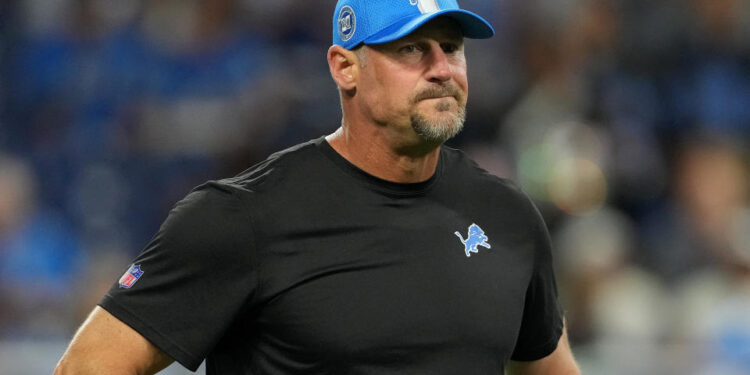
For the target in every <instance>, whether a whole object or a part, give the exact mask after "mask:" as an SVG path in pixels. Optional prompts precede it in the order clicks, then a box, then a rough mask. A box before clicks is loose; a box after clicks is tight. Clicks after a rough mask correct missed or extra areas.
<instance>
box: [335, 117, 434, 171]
mask: <svg viewBox="0 0 750 375" xmlns="http://www.w3.org/2000/svg"><path fill="white" fill-rule="evenodd" d="M357 130H359V129H357ZM357 130H355V129H351V128H350V127H347V126H342V127H341V128H339V129H338V130H336V132H334V133H333V134H330V135H328V136H327V137H326V141H328V143H329V144H330V145H331V147H333V149H334V150H336V152H338V153H339V154H340V155H341V156H342V157H344V159H346V160H348V161H349V162H350V163H352V164H354V165H355V166H357V167H358V168H360V169H362V170H363V171H365V172H367V173H369V174H371V175H373V176H375V177H378V178H381V179H383V180H386V181H391V182H399V183H415V182H422V181H425V180H427V179H429V178H430V177H432V175H433V174H434V173H435V169H436V168H437V163H438V158H439V155H440V146H439V145H437V146H427V145H423V144H413V145H410V144H405V143H403V142H395V141H393V140H390V139H389V137H388V135H387V134H384V132H383V131H382V129H376V128H371V129H369V131H368V130H364V132H366V133H364V134H362V133H363V131H361V130H360V131H357Z"/></svg>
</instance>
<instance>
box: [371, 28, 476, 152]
mask: <svg viewBox="0 0 750 375" xmlns="http://www.w3.org/2000/svg"><path fill="white" fill-rule="evenodd" d="M365 49H366V53H364V54H360V55H361V56H362V57H363V58H364V61H363V66H362V74H361V80H360V82H358V86H357V93H358V94H359V95H360V98H361V100H362V108H363V109H364V111H365V112H366V114H367V115H369V117H371V118H372V119H373V120H374V121H375V122H376V123H378V124H380V125H382V126H390V127H392V128H394V129H395V130H396V131H397V132H399V133H403V134H404V136H407V137H412V138H416V137H418V138H421V140H422V141H427V142H429V143H431V144H439V143H442V142H444V141H446V140H447V139H449V138H451V137H453V136H455V135H456V134H458V132H459V131H460V130H461V128H462V127H463V122H464V118H465V108H466V99H467V95H468V82H467V79H466V57H465V56H464V44H463V35H462V33H461V30H460V28H459V26H458V25H457V24H456V22H455V21H453V20H451V19H449V18H437V19H434V20H432V21H430V22H428V23H427V24H425V25H424V26H422V27H421V28H419V29H418V30H416V31H415V32H413V33H412V34H410V35H407V36H406V37H404V38H402V39H399V40H397V41H394V42H390V43H387V44H381V45H372V46H366V47H365Z"/></svg>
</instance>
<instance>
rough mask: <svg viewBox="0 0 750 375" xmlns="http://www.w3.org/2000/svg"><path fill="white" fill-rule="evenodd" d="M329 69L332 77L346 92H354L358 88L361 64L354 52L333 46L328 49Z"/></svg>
mask: <svg viewBox="0 0 750 375" xmlns="http://www.w3.org/2000/svg"><path fill="white" fill-rule="evenodd" d="M328 68H329V69H330V70H331V77H333V80H334V82H336V84H337V85H338V86H339V88H341V90H343V91H344V92H354V91H355V90H356V88H357V79H358V78H359V72H360V70H359V69H360V64H359V58H358V57H357V54H356V53H355V52H354V51H350V50H348V49H346V48H344V47H341V46H337V45H333V46H331V48H329V49H328Z"/></svg>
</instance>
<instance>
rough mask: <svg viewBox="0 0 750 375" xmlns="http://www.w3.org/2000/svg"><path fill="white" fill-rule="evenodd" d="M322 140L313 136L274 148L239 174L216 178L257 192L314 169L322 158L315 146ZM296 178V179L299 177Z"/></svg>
mask: <svg viewBox="0 0 750 375" xmlns="http://www.w3.org/2000/svg"><path fill="white" fill-rule="evenodd" d="M322 141H323V138H318V139H313V140H310V141H307V142H304V143H300V144H297V145H294V146H292V147H289V148H287V149H284V150H281V151H278V152H275V153H273V154H271V155H270V156H269V157H268V158H266V159H265V160H263V161H261V162H259V163H257V164H255V165H253V166H251V167H250V168H248V169H246V170H244V171H242V172H241V173H239V174H238V175H236V176H234V177H230V178H225V179H222V180H219V181H217V182H218V183H220V184H223V185H226V186H229V187H232V188H235V189H240V190H247V191H254V192H259V191H263V190H266V189H268V188H273V187H275V185H277V184H279V183H283V182H286V181H288V180H289V177H295V176H297V177H300V175H301V174H303V173H305V174H309V173H315V172H316V171H318V170H319V169H320V168H321V161H322V160H323V159H322V158H321V153H320V151H319V150H318V146H319V144H320V142H322ZM295 180H297V182H299V180H301V178H295Z"/></svg>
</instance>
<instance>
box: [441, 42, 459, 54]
mask: <svg viewBox="0 0 750 375" xmlns="http://www.w3.org/2000/svg"><path fill="white" fill-rule="evenodd" d="M440 47H441V48H442V49H443V52H445V53H453V52H456V51H458V46H457V45H455V44H451V43H443V44H441V45H440Z"/></svg>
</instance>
